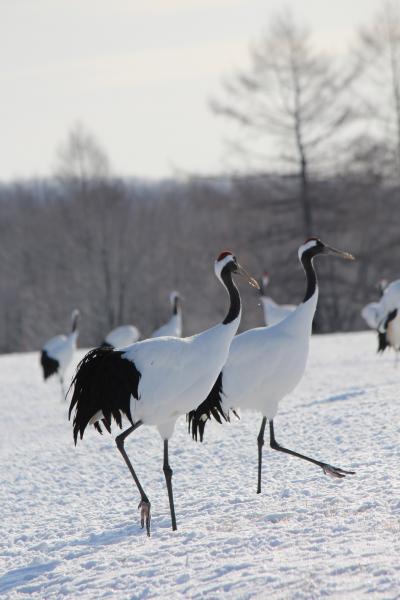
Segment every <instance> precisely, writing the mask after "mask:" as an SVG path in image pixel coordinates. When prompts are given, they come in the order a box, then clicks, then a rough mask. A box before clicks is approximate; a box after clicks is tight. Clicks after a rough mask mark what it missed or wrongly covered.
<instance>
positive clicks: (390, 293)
mask: <svg viewBox="0 0 400 600" xmlns="http://www.w3.org/2000/svg"><path fill="white" fill-rule="evenodd" d="M377 313H378V317H377V327H376V329H377V331H378V340H379V342H378V352H384V350H385V349H386V348H388V347H389V348H393V350H394V351H395V353H396V364H397V361H398V352H399V350H400V279H396V280H395V281H392V282H391V283H389V284H388V285H386V287H385V289H384V290H383V293H382V296H381V299H380V300H379V303H378V311H377Z"/></svg>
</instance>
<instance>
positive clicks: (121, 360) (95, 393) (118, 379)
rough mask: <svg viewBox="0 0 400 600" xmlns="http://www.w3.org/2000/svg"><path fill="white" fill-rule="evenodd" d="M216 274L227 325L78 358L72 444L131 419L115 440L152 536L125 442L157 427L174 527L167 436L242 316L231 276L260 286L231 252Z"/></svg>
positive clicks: (216, 367) (203, 386)
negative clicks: (89, 430)
mask: <svg viewBox="0 0 400 600" xmlns="http://www.w3.org/2000/svg"><path fill="white" fill-rule="evenodd" d="M214 271H215V275H216V276H217V278H218V279H219V280H220V282H221V283H222V284H223V286H224V287H225V288H226V290H227V292H228V294H229V299H230V305H229V310H228V313H227V315H226V317H225V319H224V320H223V321H222V323H220V324H218V325H215V326H214V327H211V329H207V330H206V331H203V332H202V333H199V334H197V335H194V336H192V337H187V338H176V337H158V338H154V339H149V340H143V341H141V342H137V343H136V344H133V345H132V346H129V347H128V348H125V349H124V350H113V349H111V348H105V347H100V348H95V349H93V350H91V351H89V352H88V354H86V356H85V357H84V358H83V360H82V361H81V362H80V364H79V365H78V368H77V372H76V374H75V377H74V379H73V382H72V384H71V385H73V386H74V392H73V396H72V400H71V404H70V408H69V417H70V418H71V414H72V412H73V411H74V409H75V412H74V417H73V435H74V440H75V444H76V442H77V439H78V435H79V436H80V437H81V438H82V436H83V434H84V431H85V429H86V427H87V425H89V424H92V425H94V426H95V428H96V429H97V430H98V431H99V432H100V433H102V431H101V426H100V424H101V423H103V425H104V426H105V428H106V429H107V430H108V431H111V420H112V418H113V419H114V420H115V422H116V423H117V425H118V426H119V427H120V428H122V421H121V415H124V416H125V417H127V418H128V420H129V422H130V426H129V427H128V429H126V430H125V431H124V432H123V433H121V434H120V435H118V436H117V437H116V440H115V441H116V444H117V448H118V450H119V451H120V453H121V454H122V456H123V458H124V460H125V462H126V464H127V466H128V469H129V471H130V473H131V475H132V477H133V480H134V481H135V483H136V486H137V488H138V490H139V494H140V497H141V500H140V503H139V508H140V509H141V525H142V528H143V526H144V523H145V524H146V530H147V535H150V501H149V499H148V496H147V495H146V493H145V491H144V490H143V488H142V486H141V484H140V482H139V479H138V477H137V475H136V473H135V471H134V469H133V466H132V464H131V462H130V460H129V458H128V455H127V453H126V451H125V448H124V441H125V439H126V438H127V436H128V435H129V434H131V433H132V432H133V431H135V429H137V428H138V427H139V426H140V425H144V424H145V425H154V426H155V427H157V429H158V431H159V433H160V435H161V437H162V439H163V441H164V475H165V480H166V485H167V490H168V498H169V505H170V512H171V521H172V529H173V530H175V529H176V528H177V526H176V518H175V507H174V501H173V493H172V469H171V467H170V465H169V460H168V440H169V438H170V437H171V436H172V434H173V431H174V426H175V421H176V419H177V418H178V417H179V415H181V414H185V413H186V412H188V411H190V410H192V409H193V408H195V407H196V406H198V405H199V404H200V402H201V400H202V399H203V398H205V397H206V396H207V394H208V393H209V391H210V390H211V388H212V386H213V383H214V381H215V380H216V378H217V376H218V373H219V372H220V371H221V369H222V367H223V365H224V364H225V362H226V359H227V357H228V352H229V346H230V344H231V341H232V338H233V336H234V335H235V333H236V331H237V328H238V326H239V323H240V317H241V300H240V295H239V292H238V289H237V287H236V286H235V284H234V282H233V280H232V276H233V275H234V274H241V275H244V276H245V277H246V278H247V279H248V281H249V283H250V284H251V285H254V286H255V287H258V284H257V282H256V281H255V280H254V279H252V278H251V277H250V276H249V275H248V274H247V273H246V271H245V270H244V269H243V268H242V267H241V266H240V265H239V264H238V262H237V260H236V258H235V256H233V255H232V253H231V252H222V253H221V254H220V255H219V256H218V258H217V260H216V261H215V265H214Z"/></svg>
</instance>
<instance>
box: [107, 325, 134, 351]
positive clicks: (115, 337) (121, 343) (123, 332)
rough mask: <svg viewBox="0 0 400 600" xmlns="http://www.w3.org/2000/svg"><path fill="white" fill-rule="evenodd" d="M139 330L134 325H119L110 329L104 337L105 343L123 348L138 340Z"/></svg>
mask: <svg viewBox="0 0 400 600" xmlns="http://www.w3.org/2000/svg"><path fill="white" fill-rule="evenodd" d="M139 338H140V332H139V329H138V328H137V327H135V326H134V325H120V326H119V327H115V329H112V330H111V331H110V333H108V334H107V336H106V337H105V340H104V341H105V343H106V345H108V346H113V348H125V346H130V345H131V344H134V343H135V342H137V341H138V339H139Z"/></svg>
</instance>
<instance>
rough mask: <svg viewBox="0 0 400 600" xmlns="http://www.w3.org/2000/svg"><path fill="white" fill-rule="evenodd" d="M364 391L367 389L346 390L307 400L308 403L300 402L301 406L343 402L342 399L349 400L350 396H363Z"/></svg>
mask: <svg viewBox="0 0 400 600" xmlns="http://www.w3.org/2000/svg"><path fill="white" fill-rule="evenodd" d="M366 393H367V390H348V391H347V392H342V393H341V394H334V395H333V396H328V397H327V398H322V400H314V401H313V402H309V403H308V404H302V405H301V407H302V408H308V407H309V406H316V405H319V404H330V403H331V402H343V401H344V400H351V399H352V398H356V397H357V396H365V394H366Z"/></svg>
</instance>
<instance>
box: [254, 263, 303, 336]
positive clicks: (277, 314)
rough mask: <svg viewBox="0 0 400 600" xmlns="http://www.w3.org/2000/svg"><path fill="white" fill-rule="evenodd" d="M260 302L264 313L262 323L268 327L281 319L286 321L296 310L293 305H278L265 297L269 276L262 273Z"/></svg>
mask: <svg viewBox="0 0 400 600" xmlns="http://www.w3.org/2000/svg"><path fill="white" fill-rule="evenodd" d="M261 282H262V287H261V302H262V307H263V312H264V322H265V324H266V325H267V326H268V325H276V324H277V323H280V321H282V320H283V319H286V317H288V316H289V315H290V314H291V313H292V312H293V311H294V310H295V308H296V306H295V305H294V304H278V303H277V302H275V300H273V299H272V298H271V297H270V296H266V295H265V290H266V288H267V286H268V284H269V274H268V273H267V272H265V273H264V275H263V277H262V280H261Z"/></svg>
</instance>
